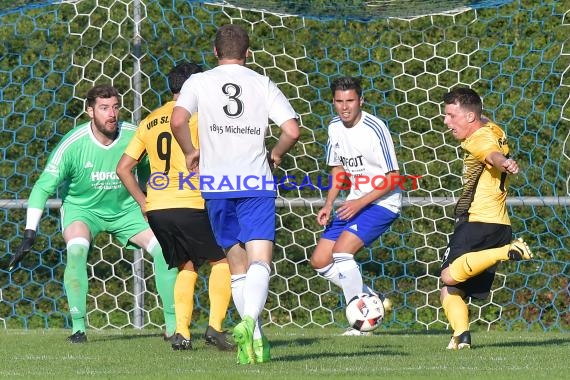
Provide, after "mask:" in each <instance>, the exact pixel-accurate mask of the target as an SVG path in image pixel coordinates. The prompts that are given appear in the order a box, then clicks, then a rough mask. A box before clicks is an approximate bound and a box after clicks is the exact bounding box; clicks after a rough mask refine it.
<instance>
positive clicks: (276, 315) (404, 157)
mask: <svg viewBox="0 0 570 380" xmlns="http://www.w3.org/2000/svg"><path fill="white" fill-rule="evenodd" d="M2 3H3V4H2V7H0V9H1V10H0V36H1V38H0V41H1V42H0V99H1V102H0V122H1V127H2V128H1V130H0V141H1V144H0V152H1V154H2V160H1V161H0V182H1V184H2V186H1V187H0V206H1V208H0V228H1V232H2V233H1V236H0V252H2V253H0V261H1V263H2V264H3V265H2V266H1V269H0V296H1V299H2V302H1V303H0V325H2V326H3V327H5V328H34V327H67V326H69V325H70V320H69V319H68V314H67V304H66V302H67V301H66V298H65V294H64V288H63V270H64V265H65V250H64V247H65V244H64V242H63V239H62V237H61V233H60V224H59V210H58V207H59V205H60V203H59V193H58V194H55V195H54V197H53V199H52V200H50V202H49V203H48V208H47V211H46V212H45V213H44V216H43V218H42V220H41V223H40V227H39V230H38V232H39V236H38V239H37V242H36V244H35V246H34V250H33V252H32V253H31V254H29V255H28V256H27V257H26V258H25V260H24V261H23V262H22V265H21V268H20V269H18V270H17V271H14V272H11V273H10V272H8V271H7V270H6V264H7V262H8V260H9V257H10V256H9V252H13V251H14V250H15V249H16V248H17V247H18V246H19V244H20V241H21V237H22V233H23V225H24V221H25V206H26V200H27V197H28V196H29V194H30V190H31V187H32V186H33V184H34V182H35V181H36V180H37V178H38V176H39V174H40V173H41V171H42V170H43V168H44V165H45V162H46V159H47V157H48V155H49V153H50V152H51V151H52V150H53V148H54V146H55V145H56V144H57V143H58V142H59V141H60V139H61V137H62V136H63V135H64V134H65V133H66V132H68V131H69V130H70V129H71V128H73V126H74V125H75V124H76V123H78V122H80V121H84V120H85V119H86V115H85V113H84V102H83V99H84V97H85V94H86V92H87V90H88V89H89V88H90V87H91V86H92V85H93V84H95V83H101V82H106V83H111V84H113V85H115V86H116V87H117V88H119V90H120V91H121V93H122V94H123V106H124V108H123V111H122V115H123V118H124V119H130V120H132V121H134V122H138V121H139V120H140V119H141V118H143V117H144V116H146V115H147V114H148V113H149V112H150V111H151V110H152V109H154V108H155V107H157V106H158V105H160V104H162V103H163V102H165V101H167V100H168V99H170V96H169V94H168V88H167V81H166V73H167V72H168V71H169V70H170V68H171V67H172V66H173V65H175V64H176V63H177V62H178V61H180V60H182V59H187V60H191V61H194V62H197V63H200V64H202V65H203V66H204V67H206V68H211V67H214V66H215V65H216V60H215V57H214V55H213V53H212V41H213V36H214V34H215V31H216V28H217V27H218V26H220V25H223V24H227V23H237V24H240V25H242V26H244V27H246V28H247V30H248V31H249V33H250V36H251V53H252V54H251V57H250V59H249V60H248V67H250V68H252V69H253V70H256V71H258V72H260V73H262V74H265V75H268V76H269V77H270V78H271V79H272V80H273V81H274V82H275V83H276V84H277V85H278V86H279V87H280V88H281V90H283V91H284V93H285V94H286V95H287V97H288V98H289V99H290V100H291V102H292V104H293V106H294V108H295V110H296V111H297V112H298V113H299V115H300V118H301V123H302V135H301V138H300V141H299V143H298V144H297V145H296V146H295V148H294V149H293V151H292V152H291V153H290V154H289V155H288V156H287V158H286V159H285V161H284V162H283V165H282V168H281V169H279V172H278V173H277V175H278V176H279V177H283V176H286V175H287V176H292V177H294V178H296V179H304V178H310V179H314V180H316V179H317V177H318V176H322V175H327V174H328V169H327V167H326V164H325V160H324V148H325V144H326V139H327V131H326V127H327V124H328V121H329V120H330V119H331V117H332V116H333V114H334V110H333V108H332V106H331V94H330V90H329V84H330V82H331V79H332V78H334V77H335V76H338V75H340V74H344V75H353V76H359V77H361V78H362V80H363V85H364V88H365V91H364V98H365V106H364V107H365V109H366V110H367V111H369V112H371V113H373V114H375V115H377V116H378V117H379V118H381V119H383V120H384V121H385V122H386V123H387V125H388V126H389V129H390V131H391V132H392V136H393V139H394V142H395V145H396V154H397V155H398V158H399V163H400V168H401V171H402V173H403V174H405V175H415V176H421V179H420V180H419V188H417V189H409V191H406V193H405V199H404V204H405V206H404V208H403V210H402V215H401V217H400V218H399V219H398V220H397V222H396V223H394V225H393V226H392V228H391V229H390V230H389V231H388V232H387V233H386V234H384V235H383V236H382V237H381V239H379V241H377V242H376V243H374V245H373V246H372V247H369V248H367V249H362V250H361V251H360V252H359V253H358V254H357V261H358V262H359V263H360V265H361V268H362V272H363V275H364V279H365V282H367V283H368V284H369V285H371V286H372V288H373V289H374V290H376V291H378V292H380V293H383V294H385V295H386V296H388V297H390V298H391V300H392V301H393V304H394V309H393V311H392V312H390V313H389V314H388V315H387V317H386V323H385V324H384V328H415V329H444V328H447V319H446V318H445V316H444V314H443V311H442V308H441V304H440V300H439V290H440V286H441V285H440V282H439V280H438V271H439V268H440V264H441V261H440V260H441V256H442V254H443V252H444V250H445V247H446V245H447V242H448V238H449V235H450V233H451V232H452V229H453V205H454V202H455V200H456V199H457V197H458V196H459V194H460V192H461V185H462V184H461V171H462V157H461V152H460V148H459V147H458V143H457V141H455V140H454V139H453V137H452V136H451V135H450V134H449V133H447V132H446V130H447V128H446V127H445V126H444V125H443V117H442V106H441V98H442V95H443V94H444V93H446V92H447V91H449V90H450V89H451V88H453V87H455V86H457V85H465V86H471V87H472V88H474V89H476V90H477V91H478V92H479V93H480V94H481V95H482V97H483V101H484V110H485V114H486V115H488V116H489V117H490V118H491V119H494V120H496V121H497V122H498V123H499V124H500V125H501V126H503V127H504V129H505V131H506V133H507V135H508V136H509V138H510V145H511V147H512V149H513V150H514V156H515V157H516V159H517V160H518V161H519V163H520V166H521V168H522V170H521V173H520V174H519V175H517V176H516V177H514V179H513V181H512V186H511V190H510V198H509V203H508V205H509V212H510V214H511V221H512V224H513V231H514V232H515V235H516V236H524V237H525V239H526V240H528V242H529V244H530V245H531V248H532V249H533V250H534V251H535V252H536V254H537V257H538V259H537V260H533V261H530V262H519V263H504V264H501V265H500V267H499V270H498V275H497V277H496V281H495V284H494V286H493V292H492V294H491V296H490V297H489V298H488V299H487V300H486V301H482V302H481V301H477V302H471V303H470V304H469V307H470V311H471V313H470V316H471V322H472V324H474V325H480V326H481V327H483V328H487V329H489V328H496V329H533V330H535V329H538V330H551V329H568V327H569V325H570V314H569V311H568V305H569V304H570V293H569V280H570V274H569V270H568V262H570V253H569V251H568V247H569V246H570V230H569V228H570V227H569V226H570V217H569V216H568V215H569V204H570V203H569V195H570V194H569V186H570V177H569V173H570V171H569V169H570V139H569V137H568V136H569V132H570V128H569V126H570V106H569V100H568V99H569V97H570V72H569V66H570V44H569V43H568V40H567V39H568V36H570V1H569V0H563V1H554V0H544V1H525V0H517V1H459V0H456V1H433V2H425V1H407V2H406V1H399V2H393V1H355V0H350V1H349V0H339V1H335V2H334V7H331V6H329V5H327V4H330V2H325V1H270V0H268V1H211V2H195V1H182V0H172V1H170V0H169V1H166V0H164V1H162V0H160V1H157V0H146V1H143V0H89V1H87V0H77V1H19V0H12V1H10V2H6V1H2ZM8 4H9V5H8ZM271 130H272V134H271V136H268V138H267V139H268V145H272V144H274V143H275V141H276V136H277V133H278V131H277V128H276V127H275V126H272V127H271ZM325 195H326V194H325V193H323V192H321V191H320V190H319V189H318V186H310V185H307V186H303V187H302V188H297V189H284V188H281V190H280V193H279V197H278V199H277V205H278V215H277V224H278V231H277V241H276V247H275V250H274V265H273V271H272V275H271V283H270V294H269V298H268V302H267V304H266V309H265V310H264V312H263V320H264V323H266V324H271V325H276V326H291V325H293V326H300V327H305V326H329V325H334V326H342V325H344V324H345V323H346V322H345V318H344V306H345V305H344V304H343V301H342V297H341V292H340V291H339V289H337V288H334V287H331V285H330V284H329V283H328V282H326V281H325V280H323V279H322V278H320V277H318V276H317V275H316V274H315V272H314V271H313V270H312V269H311V267H310V265H309V263H308V258H309V257H310V255H311V252H312V250H313V249H314V247H315V244H316V241H317V239H318V238H319V236H320V233H321V232H322V228H321V227H320V226H318V225H317V223H316V221H315V215H316V213H317V211H318V209H319V207H320V206H321V205H322V201H323V199H324V196H325ZM207 271H208V268H204V270H201V272H200V274H201V276H200V279H199V281H198V284H197V292H196V301H195V307H196V310H195V312H194V322H195V323H196V324H198V325H202V326H205V325H206V324H207V311H208V298H207V283H206V278H207ZM88 274H89V298H88V315H87V318H88V324H89V326H90V327H91V328H125V327H138V328H140V327H158V326H161V325H162V323H163V321H162V313H161V310H160V304H159V302H158V298H157V295H156V289H155V284H154V277H153V272H152V266H151V262H150V258H149V257H148V256H147V255H146V254H143V253H142V252H140V251H130V250H125V249H122V248H121V247H120V246H119V245H118V244H117V242H116V241H114V240H113V239H112V238H110V237H109V236H107V235H104V234H102V235H100V236H98V237H97V238H96V239H95V247H94V249H93V251H92V252H91V253H90V255H89V261H88ZM236 318H237V313H236V311H235V309H231V311H230V313H229V318H228V322H227V323H228V325H231V324H233V323H234V322H235V320H236Z"/></svg>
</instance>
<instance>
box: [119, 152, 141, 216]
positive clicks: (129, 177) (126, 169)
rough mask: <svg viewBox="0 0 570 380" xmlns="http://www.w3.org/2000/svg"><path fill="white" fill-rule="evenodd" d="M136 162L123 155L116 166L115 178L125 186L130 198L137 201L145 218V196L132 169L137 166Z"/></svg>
mask: <svg viewBox="0 0 570 380" xmlns="http://www.w3.org/2000/svg"><path fill="white" fill-rule="evenodd" d="M138 163H139V162H138V161H137V160H135V159H134V158H132V157H131V156H129V155H126V154H123V156H122V157H121V159H120V160H119V163H118V164H117V176H118V177H119V179H120V180H121V182H122V183H123V185H125V187H126V188H127V190H128V192H129V193H130V194H131V196H132V197H133V198H134V199H135V201H137V203H138V204H139V207H140V208H141V211H142V213H143V215H144V216H145V218H146V196H145V195H144V193H143V192H142V190H141V188H140V186H139V183H138V182H137V179H136V177H135V174H134V173H133V169H134V168H135V167H136V166H137V165H138Z"/></svg>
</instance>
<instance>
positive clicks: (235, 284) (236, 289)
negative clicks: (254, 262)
mask: <svg viewBox="0 0 570 380" xmlns="http://www.w3.org/2000/svg"><path fill="white" fill-rule="evenodd" d="M231 279H232V299H233V300H234V305H235V307H236V309H237V311H238V313H239V316H240V317H243V304H244V298H243V287H244V285H245V274H232V276H231Z"/></svg>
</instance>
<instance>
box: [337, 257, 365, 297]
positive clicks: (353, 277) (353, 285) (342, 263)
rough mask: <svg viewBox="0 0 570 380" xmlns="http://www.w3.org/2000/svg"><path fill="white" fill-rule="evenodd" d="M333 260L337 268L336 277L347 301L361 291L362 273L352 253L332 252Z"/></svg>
mask: <svg viewBox="0 0 570 380" xmlns="http://www.w3.org/2000/svg"><path fill="white" fill-rule="evenodd" d="M333 260H334V264H335V265H336V267H337V270H338V278H339V281H340V283H341V287H342V292H343V293H344V299H345V300H346V302H347V303H348V302H349V301H350V300H351V299H352V298H353V297H355V296H357V295H358V294H359V293H360V292H362V287H363V283H362V274H361V273H360V269H359V268H358V264H357V263H356V261H354V255H351V254H350V253H333Z"/></svg>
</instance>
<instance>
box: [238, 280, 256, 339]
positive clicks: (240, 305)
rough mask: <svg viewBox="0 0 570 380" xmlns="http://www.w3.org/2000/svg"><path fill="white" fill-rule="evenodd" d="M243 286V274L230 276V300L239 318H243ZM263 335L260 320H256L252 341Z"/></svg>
mask: <svg viewBox="0 0 570 380" xmlns="http://www.w3.org/2000/svg"><path fill="white" fill-rule="evenodd" d="M244 286H245V274H235V275H232V298H233V300H234V305H235V307H236V309H237V311H238V314H239V316H240V317H242V318H243V307H244V298H243V287H244ZM262 335H263V331H262V330H261V318H257V321H256V322H255V328H254V330H253V339H259V338H261V336H262Z"/></svg>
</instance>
